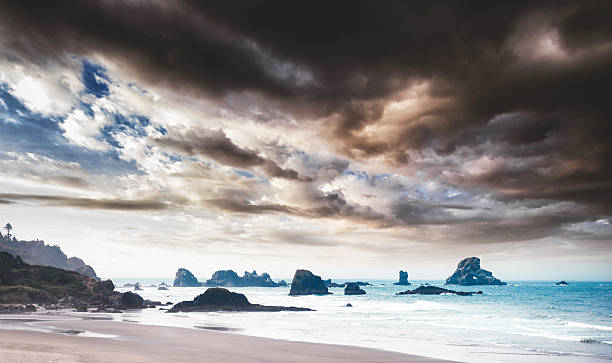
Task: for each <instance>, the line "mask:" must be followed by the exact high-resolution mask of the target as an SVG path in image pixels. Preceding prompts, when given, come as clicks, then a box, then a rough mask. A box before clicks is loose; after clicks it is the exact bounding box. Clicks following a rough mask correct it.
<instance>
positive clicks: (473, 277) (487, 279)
mask: <svg viewBox="0 0 612 363" xmlns="http://www.w3.org/2000/svg"><path fill="white" fill-rule="evenodd" d="M446 284H447V285H464V286H473V285H506V283H505V282H502V281H501V280H499V279H496V278H495V277H493V274H492V273H491V272H490V271H487V270H484V269H481V268H480V259H479V258H478V257H469V258H466V259H463V260H461V262H459V264H458V265H457V270H456V271H455V272H454V273H453V274H452V275H451V276H450V277H449V278H447V279H446Z"/></svg>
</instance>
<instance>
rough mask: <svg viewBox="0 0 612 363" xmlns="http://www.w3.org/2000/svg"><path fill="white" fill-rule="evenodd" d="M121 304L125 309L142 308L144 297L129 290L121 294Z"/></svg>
mask: <svg viewBox="0 0 612 363" xmlns="http://www.w3.org/2000/svg"><path fill="white" fill-rule="evenodd" d="M121 306H123V307H124V308H126V309H142V308H143V306H144V299H143V298H142V297H140V295H138V294H134V293H133V292H131V291H128V292H124V293H123V294H122V295H121Z"/></svg>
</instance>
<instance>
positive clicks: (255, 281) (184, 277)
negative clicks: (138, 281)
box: [174, 268, 287, 287]
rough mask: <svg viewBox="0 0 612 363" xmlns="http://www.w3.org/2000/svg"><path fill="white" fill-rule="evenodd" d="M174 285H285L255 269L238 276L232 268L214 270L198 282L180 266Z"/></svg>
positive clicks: (283, 282) (285, 284)
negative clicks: (209, 275)
mask: <svg viewBox="0 0 612 363" xmlns="http://www.w3.org/2000/svg"><path fill="white" fill-rule="evenodd" d="M174 286H175V287H176V286H211V287H217V286H225V287H246V286H259V287H279V286H287V283H286V282H285V281H280V282H278V283H277V282H274V281H273V280H272V279H271V278H270V275H268V274H267V273H265V272H264V273H263V274H261V275H258V274H257V272H256V271H253V272H248V271H245V272H244V276H242V277H241V276H238V274H237V273H236V272H234V271H232V270H219V271H216V272H215V273H214V274H213V275H212V277H211V278H210V279H209V280H207V281H206V282H199V281H198V279H196V278H195V276H193V274H192V273H191V272H189V271H188V270H186V269H184V268H180V269H179V270H178V271H177V273H176V277H175V279H174Z"/></svg>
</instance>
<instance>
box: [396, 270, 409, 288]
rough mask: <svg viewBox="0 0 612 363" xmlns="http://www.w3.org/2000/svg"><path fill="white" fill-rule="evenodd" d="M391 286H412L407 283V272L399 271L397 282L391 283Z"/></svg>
mask: <svg viewBox="0 0 612 363" xmlns="http://www.w3.org/2000/svg"><path fill="white" fill-rule="evenodd" d="M393 285H402V286H408V285H412V284H411V283H410V282H408V272H406V271H404V270H400V272H399V281H398V282H395V283H393Z"/></svg>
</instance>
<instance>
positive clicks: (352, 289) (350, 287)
mask: <svg viewBox="0 0 612 363" xmlns="http://www.w3.org/2000/svg"><path fill="white" fill-rule="evenodd" d="M365 294H366V292H365V290H362V289H360V288H359V285H357V284H355V283H352V282H349V283H347V284H346V287H345V288H344V295H365Z"/></svg>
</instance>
